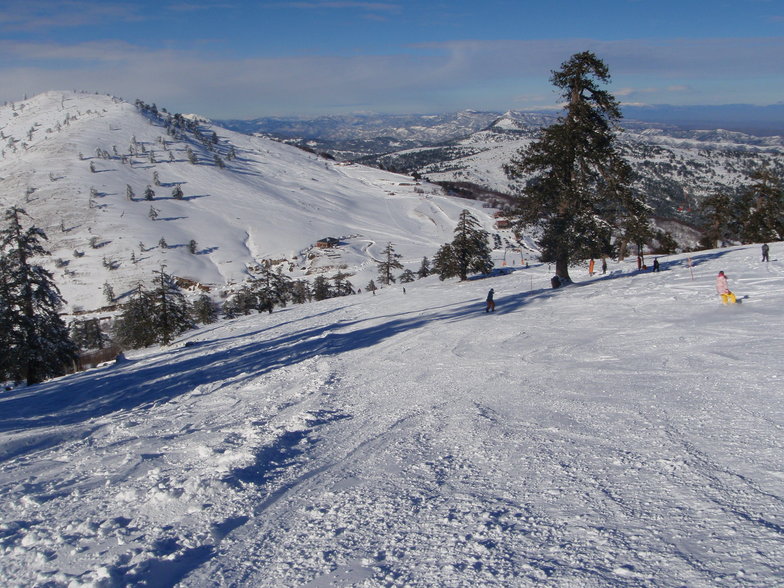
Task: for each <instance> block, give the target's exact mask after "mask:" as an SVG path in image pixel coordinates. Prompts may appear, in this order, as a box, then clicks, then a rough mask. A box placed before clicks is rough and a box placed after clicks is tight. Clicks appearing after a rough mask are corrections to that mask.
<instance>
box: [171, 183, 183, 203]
mask: <svg viewBox="0 0 784 588" xmlns="http://www.w3.org/2000/svg"><path fill="white" fill-rule="evenodd" d="M172 198H174V199H175V200H183V199H184V198H185V194H183V193H182V188H181V187H180V186H179V185H177V186H174V188H172Z"/></svg>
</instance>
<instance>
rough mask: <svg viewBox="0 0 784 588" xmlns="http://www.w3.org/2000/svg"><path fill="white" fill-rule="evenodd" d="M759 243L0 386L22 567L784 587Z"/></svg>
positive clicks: (211, 342) (253, 576) (236, 330)
mask: <svg viewBox="0 0 784 588" xmlns="http://www.w3.org/2000/svg"><path fill="white" fill-rule="evenodd" d="M759 254H760V251H759V247H758V246H749V247H737V248H731V249H723V250H714V251H703V252H699V253H695V254H691V255H690V256H688V255H674V256H671V257H667V258H665V257H661V258H660V261H661V264H662V266H661V267H662V271H661V272H660V273H650V272H638V271H637V269H636V266H635V265H634V264H633V263H617V262H614V261H611V262H610V267H609V269H608V273H607V274H606V275H603V276H602V275H599V276H593V277H591V276H589V275H588V273H587V270H586V268H585V266H583V267H582V268H581V269H580V270H577V269H575V270H574V271H573V273H572V275H573V277H574V279H575V285H574V286H570V287H567V288H561V289H558V290H552V289H550V288H549V278H550V276H551V273H550V272H549V271H548V268H547V266H546V265H540V264H531V266H530V267H529V268H522V267H519V266H518V267H517V268H515V269H516V270H517V271H515V272H513V273H512V274H510V275H507V276H500V277H493V278H488V279H483V280H473V281H466V282H462V283H458V282H456V281H453V280H449V281H447V282H444V283H440V282H439V281H438V279H437V278H433V277H431V278H426V279H424V280H420V281H416V282H414V283H411V284H407V292H406V293H405V294H404V293H403V290H402V287H400V286H394V287H391V288H384V289H383V290H381V291H380V292H378V293H377V295H376V296H372V295H370V293H365V294H362V295H357V296H348V297H341V298H333V299H329V300H325V301H322V302H314V303H312V304H304V305H296V306H290V307H288V308H285V309H282V310H280V311H278V312H275V313H273V314H271V315H267V314H266V313H265V314H256V315H251V316H248V317H241V318H238V319H234V320H231V321H221V322H219V323H216V324H213V325H210V326H208V327H203V328H201V329H198V330H194V331H190V332H188V333H186V335H185V336H184V337H183V338H181V339H180V340H178V341H176V342H175V343H174V344H172V345H171V346H168V347H163V348H159V347H154V348H150V349H145V350H139V351H134V352H130V353H129V354H128V356H127V361H124V362H120V363H116V364H112V365H105V366H102V367H99V368H97V369H94V370H90V371H87V372H82V373H79V374H73V375H69V376H65V377H62V378H58V379H56V380H52V381H50V382H46V383H43V384H39V385H36V386H32V387H29V388H25V387H20V388H17V389H15V390H3V391H0V578H2V580H0V584H3V585H4V586H42V587H43V586H46V587H51V588H61V587H62V588H65V587H71V588H76V587H81V586H84V587H88V586H89V587H114V586H117V587H119V586H155V587H169V586H181V587H194V588H203V587H205V586H215V587H218V586H220V587H223V586H259V587H264V588H267V587H270V588H272V587H275V588H278V587H289V586H309V587H325V588H326V587H328V586H342V587H357V588H360V587H362V588H370V587H376V586H459V587H464V586H465V587H467V586H497V587H502V586H503V587H507V586H515V587H522V588H528V587H532V588H533V587H564V586H575V587H576V586H586V587H597V588H598V587H605V586H613V587H675V586H694V587H703V586H704V587H707V586H727V587H729V586H732V587H749V588H751V587H759V588H762V587H771V586H780V585H781V583H782V567H781V566H782V562H783V561H784V542H783V541H782V529H784V484H782V481H783V480H784V475H783V474H782V464H784V445H783V444H782V430H783V429H784V403H782V399H781V393H782V382H783V381H784V372H782V368H781V365H782V364H781V355H782V352H784V344H782V337H781V332H782V330H784V313H782V312H781V308H782V305H783V304H784V265H783V264H782V259H783V258H784V244H782V243H774V244H772V246H771V255H770V258H771V260H772V261H770V262H769V263H762V262H760V256H759ZM719 270H723V271H725V272H726V274H727V276H728V277H729V280H730V287H731V288H732V289H733V291H735V292H736V293H737V295H738V296H739V297H741V298H742V304H737V305H732V306H726V307H725V306H722V305H721V303H720V302H719V299H718V296H717V295H716V293H715V290H714V279H715V276H716V273H717V272H718V271H719ZM491 287H492V288H494V289H495V292H496V302H497V306H496V311H495V312H494V313H493V314H486V313H485V312H484V304H483V301H484V298H485V294H486V292H487V290H488V289H489V288H491Z"/></svg>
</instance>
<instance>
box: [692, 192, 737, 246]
mask: <svg viewBox="0 0 784 588" xmlns="http://www.w3.org/2000/svg"><path fill="white" fill-rule="evenodd" d="M700 212H701V214H702V216H703V217H704V218H705V226H704V233H703V235H702V238H701V239H700V244H701V245H702V246H703V247H704V248H705V249H713V248H714V247H719V246H721V245H722V243H723V242H724V241H726V240H728V239H730V238H731V237H732V235H733V231H732V226H733V224H734V223H733V221H734V218H735V211H734V208H733V202H732V198H730V197H729V196H728V195H727V194H711V195H709V196H706V197H705V198H704V199H703V200H702V202H700Z"/></svg>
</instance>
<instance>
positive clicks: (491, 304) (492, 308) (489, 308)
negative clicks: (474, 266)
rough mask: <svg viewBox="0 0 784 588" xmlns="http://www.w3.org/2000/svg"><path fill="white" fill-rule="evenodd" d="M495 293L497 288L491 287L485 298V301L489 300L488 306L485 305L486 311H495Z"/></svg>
mask: <svg viewBox="0 0 784 588" xmlns="http://www.w3.org/2000/svg"><path fill="white" fill-rule="evenodd" d="M494 293H495V290H493V289H492V288H490V291H489V292H488V293H487V299H486V300H485V302H487V306H486V307H485V312H495V301H494V300H493V294H494Z"/></svg>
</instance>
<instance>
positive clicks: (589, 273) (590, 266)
mask: <svg viewBox="0 0 784 588" xmlns="http://www.w3.org/2000/svg"><path fill="white" fill-rule="evenodd" d="M593 264H594V261H593V257H592V258H591V261H589V262H588V275H589V276H592V275H593Z"/></svg>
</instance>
